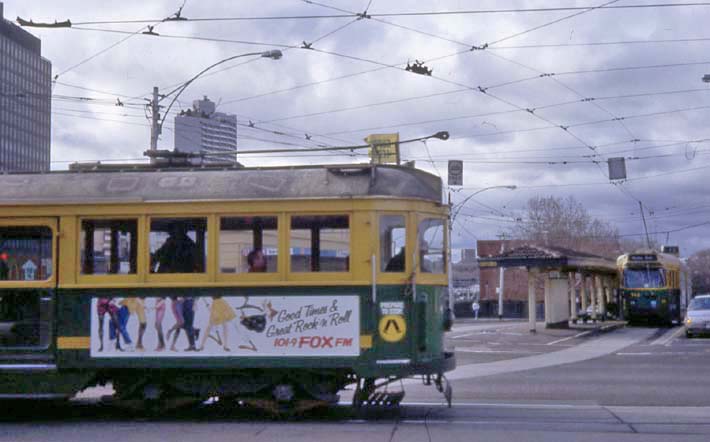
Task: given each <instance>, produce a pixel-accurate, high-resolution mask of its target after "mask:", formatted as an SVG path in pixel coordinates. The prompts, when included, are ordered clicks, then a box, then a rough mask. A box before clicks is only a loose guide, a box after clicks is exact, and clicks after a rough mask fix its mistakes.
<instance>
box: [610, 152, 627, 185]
mask: <svg viewBox="0 0 710 442" xmlns="http://www.w3.org/2000/svg"><path fill="white" fill-rule="evenodd" d="M607 163H608V164H609V179H610V180H625V179H626V160H625V159H624V157H616V158H609V159H608V160H607Z"/></svg>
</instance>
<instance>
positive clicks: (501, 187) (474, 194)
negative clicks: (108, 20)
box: [451, 185, 518, 223]
mask: <svg viewBox="0 0 710 442" xmlns="http://www.w3.org/2000/svg"><path fill="white" fill-rule="evenodd" d="M517 188H518V186H516V185H510V186H490V187H484V188H483V189H479V190H477V191H475V192H473V193H472V194H471V195H469V196H467V197H466V198H465V199H464V200H463V201H461V202H460V203H459V204H457V206H459V208H458V210H456V211H455V212H454V213H453V214H452V216H451V222H452V223H453V222H454V220H456V217H457V216H458V214H459V212H460V211H461V209H462V208H463V206H464V205H465V204H466V203H467V202H468V200H470V199H471V198H473V197H474V196H476V195H478V194H479V193H482V192H485V191H487V190H492V189H508V190H515V189H517ZM452 208H453V207H452Z"/></svg>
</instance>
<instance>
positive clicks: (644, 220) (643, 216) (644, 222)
mask: <svg viewBox="0 0 710 442" xmlns="http://www.w3.org/2000/svg"><path fill="white" fill-rule="evenodd" d="M639 207H640V208H641V220H642V221H643V230H644V232H645V233H646V247H648V248H649V249H650V248H651V239H650V238H649V236H648V226H647V225H646V215H645V214H644V212H643V203H642V202H641V201H639Z"/></svg>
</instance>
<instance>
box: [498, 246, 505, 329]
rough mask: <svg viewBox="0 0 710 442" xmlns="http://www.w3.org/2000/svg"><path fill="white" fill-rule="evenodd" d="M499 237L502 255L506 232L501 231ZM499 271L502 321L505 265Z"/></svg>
mask: <svg viewBox="0 0 710 442" xmlns="http://www.w3.org/2000/svg"><path fill="white" fill-rule="evenodd" d="M498 239H499V240H500V254H501V255H502V254H503V252H505V233H501V234H500V235H498ZM498 273H499V276H500V280H499V281H498V287H500V289H499V291H498V320H499V321H502V320H503V290H504V287H505V267H500V268H499V269H498Z"/></svg>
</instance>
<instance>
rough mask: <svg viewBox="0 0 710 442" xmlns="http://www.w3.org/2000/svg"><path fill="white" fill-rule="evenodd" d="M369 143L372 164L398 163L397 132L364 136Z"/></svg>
mask: <svg viewBox="0 0 710 442" xmlns="http://www.w3.org/2000/svg"><path fill="white" fill-rule="evenodd" d="M365 142H366V143H367V144H369V145H370V150H369V152H370V160H371V161H372V163H373V164H399V134H398V133H396V134H372V135H368V136H367V137H366V138H365Z"/></svg>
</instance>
